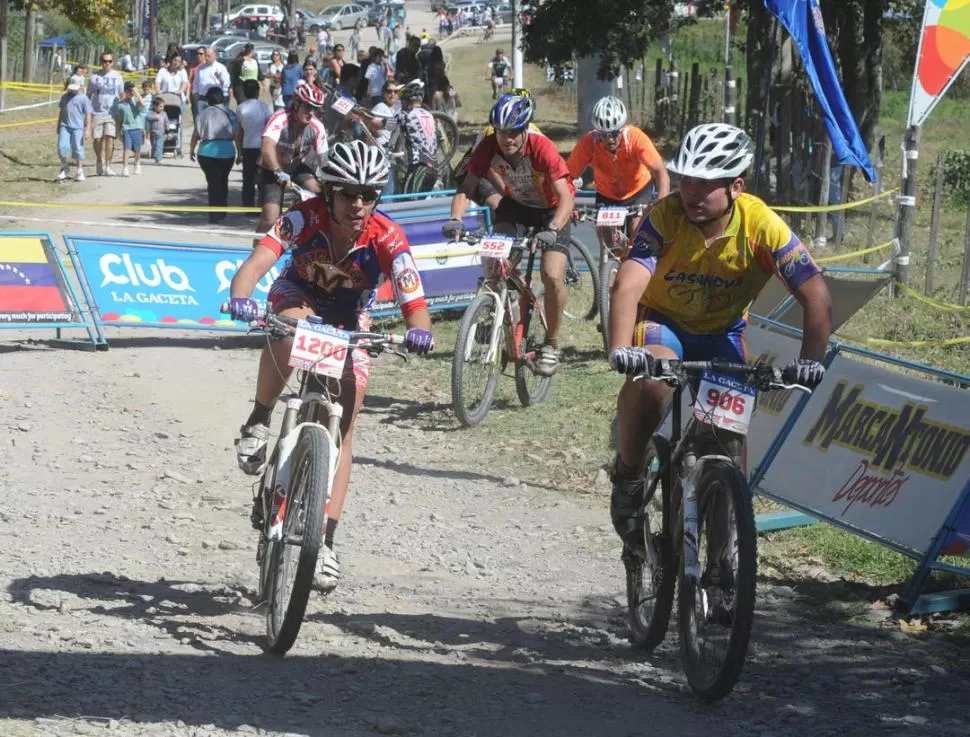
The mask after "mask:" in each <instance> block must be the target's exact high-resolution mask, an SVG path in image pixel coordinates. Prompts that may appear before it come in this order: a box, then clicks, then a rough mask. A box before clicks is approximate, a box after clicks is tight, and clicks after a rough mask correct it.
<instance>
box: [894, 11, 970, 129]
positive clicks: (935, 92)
mask: <svg viewBox="0 0 970 737" xmlns="http://www.w3.org/2000/svg"><path fill="white" fill-rule="evenodd" d="M968 59H970V0H926V9H925V10H924V12H923V30H922V32H921V33H920V39H919V51H917V53H916V71H915V72H914V73H913V92H912V94H911V95H910V98H909V123H908V124H909V125H922V123H923V121H924V120H926V116H928V115H929V114H930V111H931V110H932V109H933V108H934V107H936V103H937V102H939V100H940V98H941V97H943V95H944V94H946V91H947V89H948V88H949V86H950V85H951V84H953V81H954V80H955V79H956V78H957V76H958V75H959V74H960V71H961V70H962V69H963V67H965V66H966V65H967V60H968Z"/></svg>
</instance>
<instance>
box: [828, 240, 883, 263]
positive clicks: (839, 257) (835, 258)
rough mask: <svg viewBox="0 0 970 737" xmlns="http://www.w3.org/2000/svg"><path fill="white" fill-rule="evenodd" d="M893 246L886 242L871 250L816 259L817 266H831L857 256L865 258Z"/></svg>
mask: <svg viewBox="0 0 970 737" xmlns="http://www.w3.org/2000/svg"><path fill="white" fill-rule="evenodd" d="M892 244H893V242H892V241H886V242H885V243H880V244H879V245H878V246H872V247H871V248H863V249H861V250H858V251H851V252H849V253H840V254H837V255H835V256H826V257H824V258H817V259H815V263H817V264H831V263H834V262H835V261H848V260H849V259H851V258H855V257H856V256H864V255H865V254H867V253H875V252H876V251H881V250H883V249H884V248H889V246H891V245H892Z"/></svg>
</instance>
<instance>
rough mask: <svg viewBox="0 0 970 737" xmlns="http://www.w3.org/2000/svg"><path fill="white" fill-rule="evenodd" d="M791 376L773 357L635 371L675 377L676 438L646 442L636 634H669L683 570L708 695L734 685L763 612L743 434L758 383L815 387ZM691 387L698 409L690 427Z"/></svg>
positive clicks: (631, 587)
mask: <svg viewBox="0 0 970 737" xmlns="http://www.w3.org/2000/svg"><path fill="white" fill-rule="evenodd" d="M792 378H793V377H792V376H790V375H789V374H788V372H787V371H784V372H783V371H781V370H779V369H777V368H775V367H774V366H771V365H770V364H766V363H757V364H739V363H729V362H725V361H691V362H687V361H667V360H659V361H657V362H656V370H655V371H654V372H653V374H652V375H646V374H640V375H638V376H636V377H635V378H634V381H638V380H648V381H662V382H664V383H666V384H669V385H670V386H673V387H674V397H673V404H672V410H671V413H672V423H671V435H670V437H669V438H666V437H664V436H663V435H661V434H655V435H654V436H653V437H652V438H651V439H650V442H649V443H648V445H647V453H646V458H645V464H644V502H643V507H642V509H641V513H640V514H641V515H642V519H643V545H642V547H639V546H638V548H637V549H636V550H631V549H630V548H629V547H628V546H624V551H623V563H624V567H625V569H626V592H627V607H628V612H629V616H630V625H631V629H632V640H633V642H634V643H635V644H637V645H638V646H640V647H642V648H645V649H652V648H654V647H656V646H657V645H659V644H660V643H661V642H663V640H664V638H665V637H666V633H667V626H668V623H669V621H670V614H671V609H672V607H673V602H674V582H675V580H677V578H678V576H679V581H680V586H679V590H678V610H679V629H680V649H681V657H682V660H683V665H684V673H685V674H686V676H687V682H688V684H689V685H690V688H691V690H692V691H693V692H694V693H695V694H696V695H697V696H698V697H699V698H700V699H701V700H703V701H714V700H716V699H719V698H722V697H723V696H725V695H726V694H728V693H729V692H730V691H731V689H732V688H734V685H735V683H737V680H738V678H739V676H740V675H741V669H742V668H743V666H744V661H745V657H746V655H747V650H748V641H749V639H750V636H751V624H752V620H753V618H754V602H755V576H756V573H757V570H756V569H757V538H756V532H755V523H754V510H753V508H752V501H751V490H750V489H749V488H748V482H747V480H746V479H745V476H744V473H743V471H742V469H743V465H742V448H743V444H744V436H745V434H746V433H747V429H748V424H749V423H750V420H751V416H752V414H753V412H754V406H755V399H756V396H757V393H758V392H759V391H769V390H773V389H797V390H800V391H805V392H808V393H811V390H810V389H807V388H806V387H803V386H801V385H799V384H795V383H794V382H793V381H792ZM685 385H686V386H688V387H689V388H690V391H691V392H692V397H693V402H692V405H693V409H692V414H691V416H690V417H689V418H688V420H687V425H686V428H684V429H683V431H682V429H681V427H682V416H681V415H682V409H681V397H682V392H683V388H684V386H685ZM658 491H659V492H660V493H659V494H658V493H657V492H658Z"/></svg>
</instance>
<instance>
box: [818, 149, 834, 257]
mask: <svg viewBox="0 0 970 737" xmlns="http://www.w3.org/2000/svg"><path fill="white" fill-rule="evenodd" d="M817 149H818V157H819V168H820V172H819V180H820V181H819V188H818V205H819V207H825V206H826V205H827V204H829V186H830V184H831V182H829V176H830V174H831V171H832V144H831V143H830V142H829V139H828V136H826V135H823V136H822V139H821V140H820V141H819V142H818V146H817ZM828 219H829V216H828V213H827V212H819V213H816V216H815V243H814V245H815V247H816V248H825V247H826V246H828Z"/></svg>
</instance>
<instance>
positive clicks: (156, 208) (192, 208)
mask: <svg viewBox="0 0 970 737" xmlns="http://www.w3.org/2000/svg"><path fill="white" fill-rule="evenodd" d="M0 207H53V208H61V209H66V210H125V211H129V212H138V211H144V212H262V210H261V209H260V208H258V207H206V206H201V205H179V206H174V205H124V204H102V203H97V204H92V203H73V204H72V203H68V202H14V201H8V200H0Z"/></svg>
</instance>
